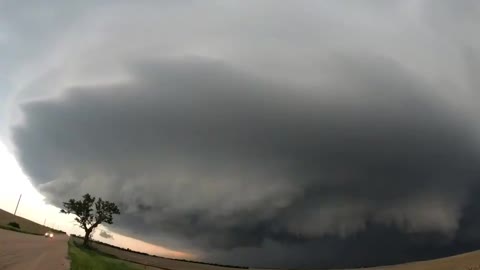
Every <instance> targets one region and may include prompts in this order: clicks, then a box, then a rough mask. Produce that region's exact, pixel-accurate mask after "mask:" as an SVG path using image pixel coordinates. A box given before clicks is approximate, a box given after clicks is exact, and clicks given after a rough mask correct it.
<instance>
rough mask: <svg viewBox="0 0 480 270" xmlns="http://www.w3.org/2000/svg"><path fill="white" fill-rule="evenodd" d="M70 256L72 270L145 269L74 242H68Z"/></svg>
mask: <svg viewBox="0 0 480 270" xmlns="http://www.w3.org/2000/svg"><path fill="white" fill-rule="evenodd" d="M68 256H69V257H70V267H71V268H70V269H71V270H110V269H115V270H140V269H145V268H143V267H141V266H139V265H134V264H131V263H128V262H125V261H122V260H118V259H116V258H114V257H113V256H109V255H107V254H102V253H99V252H97V251H93V250H88V249H84V248H81V247H79V246H77V245H76V244H75V243H74V242H73V241H72V240H70V241H69V242H68Z"/></svg>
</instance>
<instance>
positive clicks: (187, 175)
mask: <svg viewBox="0 0 480 270" xmlns="http://www.w3.org/2000/svg"><path fill="white" fill-rule="evenodd" d="M345 59H349V60H348V61H347V60H345ZM332 65H334V66H335V70H336V71H335V72H336V74H339V78H340V77H341V78H343V79H342V80H337V79H339V78H333V77H332V78H331V81H326V82H325V84H324V85H319V86H318V87H317V88H312V89H310V88H307V89H302V88H294V86H288V83H284V82H270V81H267V80H263V79H261V78H257V77H255V76H252V75H249V74H248V73H245V72H241V71H238V70H236V69H234V68H232V67H229V66H228V65H226V64H224V63H220V62H213V61H207V60H204V59H199V58H195V59H172V60H165V61H160V62H155V63H147V64H139V65H134V66H133V67H132V72H131V74H133V79H132V80H131V81H130V82H128V83H124V84H119V85H109V86H103V87H95V86H78V87H76V88H74V89H70V90H68V91H67V92H66V93H67V94H66V95H65V96H64V97H61V98H58V99H54V100H45V101H34V102H30V103H27V104H24V105H23V106H22V108H23V111H24V113H25V116H26V119H25V123H24V125H21V126H19V127H17V128H16V129H15V132H14V141H15V144H16V145H17V150H18V156H19V157H20V160H21V162H22V164H23V166H24V168H25V169H26V171H27V172H28V173H29V174H30V176H31V177H32V179H33V180H34V181H35V185H37V186H39V187H41V190H42V191H43V192H44V194H47V196H48V198H50V199H51V200H53V201H54V202H57V203H58V202H60V201H61V200H63V199H65V198H68V197H69V196H74V195H78V194H81V193H83V192H86V191H95V193H96V195H99V196H103V197H105V198H107V199H110V200H114V201H117V202H119V203H120V204H121V206H122V208H123V209H124V210H123V212H124V215H123V216H122V217H121V218H120V222H119V224H118V226H119V229H120V230H123V231H126V232H129V233H133V234H139V233H138V232H142V233H141V234H139V236H143V237H145V236H146V235H149V236H150V237H152V236H153V235H155V234H156V233H158V232H162V233H163V234H167V235H168V238H159V241H161V242H162V243H169V244H170V245H173V246H175V247H177V248H184V249H193V250H212V253H211V254H210V255H205V256H206V258H207V259H209V258H219V259H220V260H222V261H225V260H226V259H225V258H223V257H222V255H216V254H224V253H223V251H221V250H230V251H235V250H240V252H241V250H242V249H246V250H249V248H262V247H265V250H267V252H271V250H270V249H269V247H271V248H272V250H276V249H281V246H282V245H286V244H289V243H292V245H294V246H297V247H298V249H299V253H301V254H303V255H302V256H300V257H301V259H302V260H303V259H304V258H305V257H306V256H307V257H308V256H311V255H312V253H305V252H306V251H305V250H308V249H309V248H308V246H309V245H313V246H317V245H319V243H324V242H323V241H322V239H323V238H325V237H329V236H330V237H332V236H334V237H340V238H347V239H348V238H349V237H350V236H352V235H355V233H358V232H363V231H365V230H367V229H368V228H369V226H370V225H369V224H374V225H376V226H387V227H389V226H393V227H396V228H398V230H399V231H402V232H406V233H430V232H433V233H439V234H441V235H447V236H448V235H451V234H455V232H456V231H457V229H458V222H459V219H460V216H461V209H462V206H463V204H464V203H465V198H466V195H468V187H470V186H472V185H473V183H474V181H475V180H476V179H477V175H478V170H479V166H478V165H479V161H480V159H479V158H480V156H479V153H478V151H477V150H478V149H477V148H476V147H473V146H474V145H475V136H474V135H475V133H474V131H475V130H474V129H473V128H472V127H471V126H469V125H468V124H469V123H468V122H467V119H464V118H463V117H462V115H461V114H457V113H455V111H453V110H451V109H450V108H449V106H447V104H446V103H444V101H443V100H442V99H440V98H439V97H437V96H434V95H433V94H432V91H431V90H432V89H430V86H429V85H428V83H426V82H425V81H422V80H421V79H420V78H417V77H416V76H415V75H414V74H412V73H411V72H409V71H408V70H407V69H405V68H403V67H402V66H401V65H400V64H399V63H396V62H395V61H392V60H387V59H383V58H377V57H374V56H370V57H362V58H359V59H355V58H354V57H346V58H345V57H340V58H339V59H337V60H336V61H335V62H334V63H332ZM347 241H348V240H347ZM269 243H270V244H269ZM272 243H273V244H272ZM325 243H326V242H325ZM277 246H280V247H277ZM322 246H323V245H322ZM217 252H218V253H217ZM247 253H248V252H247ZM231 254H236V253H235V252H233V253H229V255H228V256H226V257H227V258H231V257H230V256H232V255H231ZM292 254H293V253H292ZM308 254H310V255H308ZM332 256H333V255H332ZM335 256H337V255H335ZM288 259H289V260H290V259H292V260H295V257H293V258H290V257H288ZM242 260H244V261H246V262H247V261H248V262H251V263H255V260H252V261H249V260H248V258H242ZM325 260H326V261H329V260H332V259H331V258H326V259H325ZM295 262H297V263H298V261H295ZM329 262H330V261H329ZM269 263H274V261H269ZM290 264H291V263H290ZM279 265H280V264H278V262H277V263H276V266H279Z"/></svg>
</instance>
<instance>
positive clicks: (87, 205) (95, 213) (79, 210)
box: [60, 193, 120, 246]
mask: <svg viewBox="0 0 480 270" xmlns="http://www.w3.org/2000/svg"><path fill="white" fill-rule="evenodd" d="M82 198H83V199H81V200H75V199H70V200H68V201H67V202H64V203H63V208H62V210H60V212H61V213H64V214H74V215H75V216H76V217H75V221H76V222H77V223H78V224H79V225H80V228H82V229H83V230H84V231H85V237H84V240H83V245H85V246H88V242H89V240H90V237H91V233H92V232H93V231H94V230H95V228H97V227H98V225H100V224H102V223H107V224H112V223H113V215H119V214H120V209H118V206H117V205H116V204H115V203H112V202H109V201H104V200H102V198H98V199H96V198H95V197H92V196H91V195H90V194H88V193H87V194H85V195H83V197H82Z"/></svg>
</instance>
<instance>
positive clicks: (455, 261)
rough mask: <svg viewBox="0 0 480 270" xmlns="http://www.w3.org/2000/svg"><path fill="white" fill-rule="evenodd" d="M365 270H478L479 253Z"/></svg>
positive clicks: (479, 266) (479, 265)
mask: <svg viewBox="0 0 480 270" xmlns="http://www.w3.org/2000/svg"><path fill="white" fill-rule="evenodd" d="M364 269H365V270H480V251H474V252H469V253H464V254H460V255H456V256H451V257H445V258H441V259H436V260H429V261H421V262H412V263H405V264H399V265H392V266H381V267H372V268H364Z"/></svg>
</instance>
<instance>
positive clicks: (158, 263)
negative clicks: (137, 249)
mask: <svg viewBox="0 0 480 270" xmlns="http://www.w3.org/2000/svg"><path fill="white" fill-rule="evenodd" d="M71 239H73V240H74V241H76V242H77V243H82V241H83V240H82V239H80V238H76V237H71ZM91 245H92V247H93V248H94V249H96V250H99V251H100V252H102V253H105V254H110V255H112V256H114V257H116V258H119V259H123V260H126V261H129V262H136V263H138V264H141V265H148V266H149V267H147V268H143V269H168V270H241V268H233V267H226V266H218V265H210V264H205V263H194V262H187V261H180V260H175V259H168V258H162V257H156V256H149V255H143V254H138V253H134V252H129V251H126V250H121V249H118V248H114V247H111V246H107V245H103V244H100V243H95V242H94V243H91Z"/></svg>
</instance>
